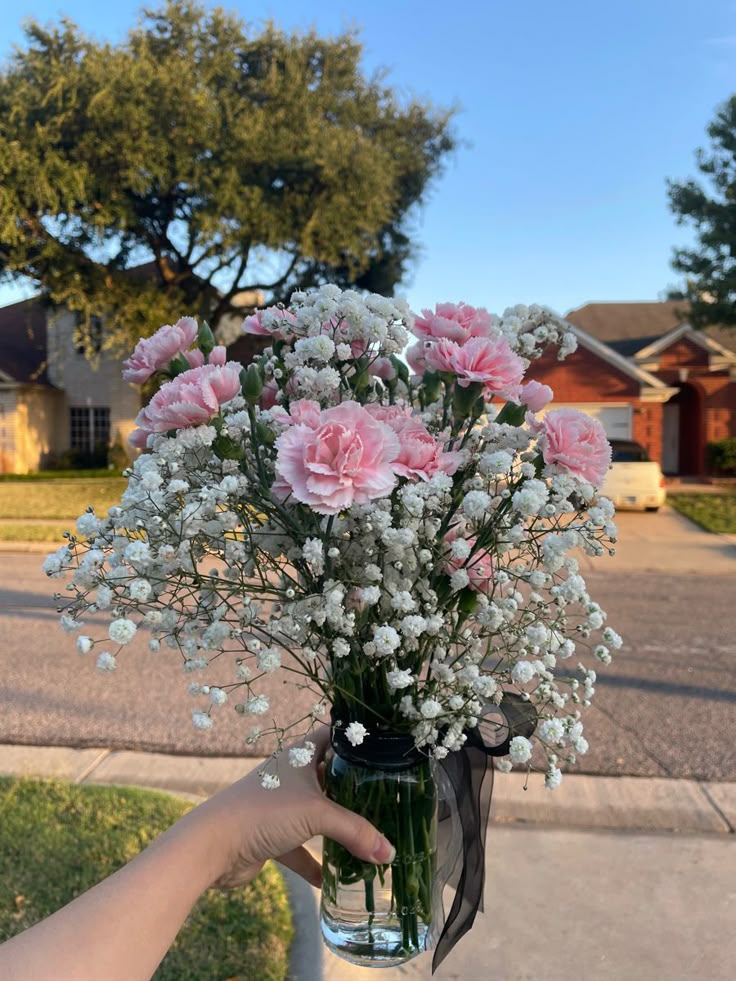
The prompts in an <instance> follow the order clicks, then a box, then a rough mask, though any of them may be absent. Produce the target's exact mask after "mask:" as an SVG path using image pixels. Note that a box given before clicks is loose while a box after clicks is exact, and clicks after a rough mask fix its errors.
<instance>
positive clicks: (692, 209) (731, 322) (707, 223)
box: [669, 96, 736, 327]
mask: <svg viewBox="0 0 736 981" xmlns="http://www.w3.org/2000/svg"><path fill="white" fill-rule="evenodd" d="M707 132H708V136H709V137H710V141H711V143H710V147H709V148H708V149H707V150H704V149H702V148H701V149H699V150H697V152H696V158H697V164H698V169H699V171H700V172H701V174H702V175H703V176H704V178H705V179H704V181H702V182H698V181H695V180H689V181H685V182H684V183H682V184H679V183H675V182H673V181H670V182H669V197H670V205H671V207H672V210H673V212H674V214H675V216H676V218H677V223H678V224H680V225H682V224H691V225H693V226H694V227H695V232H696V239H697V242H696V245H695V246H694V247H693V248H689V249H677V250H676V251H675V254H674V258H673V261H672V265H673V266H674V268H675V269H676V270H677V272H680V273H683V274H684V276H685V286H684V288H683V289H682V290H679V291H676V292H674V293H672V294H671V295H672V296H673V297H674V298H675V299H683V300H687V302H688V306H689V308H690V310H689V314H690V316H689V319H690V320H692V322H693V323H694V324H695V325H697V326H700V327H704V326H707V325H708V324H723V325H727V326H730V327H736V96H732V97H731V98H730V99H729V100H728V102H726V103H725V104H724V105H722V106H721V107H720V108H719V109H718V111H717V114H716V117H715V119H714V121H713V122H712V123H711V124H710V126H709V127H708V131H707Z"/></svg>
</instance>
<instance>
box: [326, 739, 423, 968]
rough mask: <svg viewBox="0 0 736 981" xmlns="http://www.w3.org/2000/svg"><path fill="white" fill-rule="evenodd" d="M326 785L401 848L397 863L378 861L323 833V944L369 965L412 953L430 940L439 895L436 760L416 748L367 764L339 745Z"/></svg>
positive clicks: (382, 964)
mask: <svg viewBox="0 0 736 981" xmlns="http://www.w3.org/2000/svg"><path fill="white" fill-rule="evenodd" d="M388 738H390V737H388ZM402 742H403V743H404V745H405V739H403V740H402ZM351 755H352V754H351ZM389 755H390V754H389ZM325 789H326V792H327V795H328V796H329V797H330V798H331V799H332V800H334V801H336V802H337V803H338V804H341V805H342V806H343V807H346V808H348V809H349V810H351V811H353V812H355V813H356V814H360V815H362V816H363V817H365V818H367V819H368V820H369V821H370V822H371V823H372V824H373V825H375V827H377V828H378V829H379V830H380V831H381V832H382V833H383V834H384V835H385V836H386V837H387V838H388V839H389V841H390V842H391V843H392V844H393V845H394V847H395V848H396V857H395V859H394V861H393V862H392V863H391V865H383V866H381V865H378V866H377V865H373V864H371V863H370V862H363V861H361V860H360V859H357V858H355V857H354V856H353V855H351V854H350V852H348V851H347V850H346V849H345V848H343V847H342V846H341V845H339V844H338V843H337V842H335V841H332V840H330V839H325V843H324V853H323V863H322V870H323V871H322V907H321V921H322V934H323V936H324V939H325V943H326V944H327V946H328V947H329V948H330V949H331V950H332V951H333V952H334V953H336V954H338V955H339V956H340V957H342V958H344V959H345V960H347V961H351V962H352V963H355V964H362V965H364V966H366V967H391V966H395V965H397V964H402V963H404V962H405V961H408V960H411V958H413V957H416V956H417V954H420V953H422V951H424V950H426V949H427V948H428V947H429V946H430V939H431V938H432V939H433V932H432V914H433V907H434V905H436V902H437V897H436V896H434V897H433V891H434V886H435V872H436V859H437V803H438V794H437V786H436V783H435V779H434V773H433V765H432V763H431V762H430V760H429V759H427V758H426V757H419V758H417V757H416V754H415V755H414V759H413V762H409V763H408V764H407V762H406V759H405V758H403V759H402V758H401V757H399V758H398V759H397V760H396V761H395V762H393V763H392V762H388V761H387V760H386V758H385V754H383V756H382V760H381V765H380V766H375V765H366V764H365V763H364V762H359V761H356V759H355V758H354V757H353V758H348V759H346V758H344V757H343V755H341V754H340V753H338V752H335V751H334V750H333V751H332V753H331V755H328V759H327V766H326V771H325Z"/></svg>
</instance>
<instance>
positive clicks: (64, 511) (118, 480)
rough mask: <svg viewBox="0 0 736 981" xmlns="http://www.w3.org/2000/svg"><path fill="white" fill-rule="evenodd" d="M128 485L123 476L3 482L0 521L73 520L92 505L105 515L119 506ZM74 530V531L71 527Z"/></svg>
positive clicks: (0, 489)
mask: <svg viewBox="0 0 736 981" xmlns="http://www.w3.org/2000/svg"><path fill="white" fill-rule="evenodd" d="M126 486H127V482H126V481H125V479H124V478H122V477H103V478H97V479H95V478H89V477H88V478H84V477H82V478H80V477H77V478H62V479H59V480H39V481H24V480H7V481H3V482H2V483H0V518H13V519H15V520H22V519H23V518H36V519H37V518H44V519H50V520H57V519H72V518H77V517H78V516H79V515H80V514H81V513H82V512H83V511H84V510H85V508H86V507H87V505H89V504H93V505H94V507H95V510H96V511H98V512H99V513H101V514H104V513H105V512H106V511H107V509H108V508H109V507H111V506H112V505H113V504H117V503H118V501H119V500H120V495H121V494H122V493H123V491H124V490H125V487H126ZM70 530H73V526H72V525H71V524H70Z"/></svg>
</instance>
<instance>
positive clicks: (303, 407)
mask: <svg viewBox="0 0 736 981" xmlns="http://www.w3.org/2000/svg"><path fill="white" fill-rule="evenodd" d="M271 418H272V419H275V420H276V421H277V422H278V423H280V424H281V425H282V426H308V427H309V429H316V428H317V427H318V426H319V425H321V422H322V410H321V409H320V407H319V402H314V401H312V399H299V400H298V401H297V402H292V403H291V405H290V406H289V411H288V412H287V411H286V409H284V408H283V407H282V406H276V407H275V408H274V409H272V410H271Z"/></svg>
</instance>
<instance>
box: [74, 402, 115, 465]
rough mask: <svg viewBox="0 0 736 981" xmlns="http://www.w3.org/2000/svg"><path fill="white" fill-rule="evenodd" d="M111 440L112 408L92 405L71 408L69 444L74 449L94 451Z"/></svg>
mask: <svg viewBox="0 0 736 981" xmlns="http://www.w3.org/2000/svg"><path fill="white" fill-rule="evenodd" d="M109 442H110V410H109V408H99V407H94V408H93V407H92V406H86V405H85V406H73V407H72V408H71V409H69V446H70V448H71V449H73V450H81V451H82V452H84V453H94V452H95V450H98V449H100V448H105V449H106V448H107V446H108V444H109Z"/></svg>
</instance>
